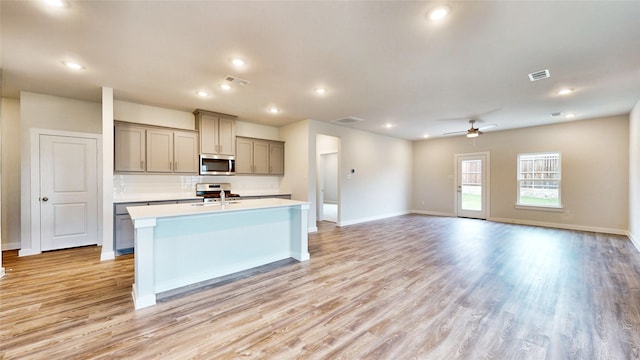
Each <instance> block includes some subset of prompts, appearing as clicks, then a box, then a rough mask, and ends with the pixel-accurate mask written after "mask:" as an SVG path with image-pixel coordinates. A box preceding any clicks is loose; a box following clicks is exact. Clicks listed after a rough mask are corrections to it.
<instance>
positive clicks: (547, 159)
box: [518, 153, 562, 208]
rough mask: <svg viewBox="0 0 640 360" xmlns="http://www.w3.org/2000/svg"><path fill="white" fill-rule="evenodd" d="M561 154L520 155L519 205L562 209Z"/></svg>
mask: <svg viewBox="0 0 640 360" xmlns="http://www.w3.org/2000/svg"><path fill="white" fill-rule="evenodd" d="M560 181H561V162H560V153H535V154H518V205H525V206H539V207H551V208H559V207H562V203H561V202H560Z"/></svg>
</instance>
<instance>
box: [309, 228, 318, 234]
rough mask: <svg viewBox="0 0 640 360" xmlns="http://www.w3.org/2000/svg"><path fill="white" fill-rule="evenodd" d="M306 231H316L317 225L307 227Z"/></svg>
mask: <svg viewBox="0 0 640 360" xmlns="http://www.w3.org/2000/svg"><path fill="white" fill-rule="evenodd" d="M307 232H308V233H314V232H318V227H317V226H311V227H309V228H307Z"/></svg>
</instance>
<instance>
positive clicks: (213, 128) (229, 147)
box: [193, 110, 236, 156]
mask: <svg viewBox="0 0 640 360" xmlns="http://www.w3.org/2000/svg"><path fill="white" fill-rule="evenodd" d="M193 114H194V115H195V116H196V130H198V131H199V133H200V153H201V154H219V155H232V156H233V155H236V120H235V119H236V117H235V116H233V115H227V114H221V113H216V112H211V111H205V110H196V111H194V112H193Z"/></svg>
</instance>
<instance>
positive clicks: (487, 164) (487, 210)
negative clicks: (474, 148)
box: [453, 151, 491, 220]
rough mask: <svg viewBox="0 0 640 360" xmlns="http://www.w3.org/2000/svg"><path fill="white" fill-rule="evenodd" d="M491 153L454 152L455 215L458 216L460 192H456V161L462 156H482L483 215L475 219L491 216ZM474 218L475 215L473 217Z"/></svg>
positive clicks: (457, 183)
mask: <svg viewBox="0 0 640 360" xmlns="http://www.w3.org/2000/svg"><path fill="white" fill-rule="evenodd" d="M490 155H491V153H489V152H488V151H485V152H475V153H466V154H455V155H454V159H453V169H454V170H453V194H454V196H453V210H454V214H455V216H456V217H458V216H460V215H459V214H458V204H459V201H460V196H461V194H462V193H461V192H458V186H459V185H461V184H459V176H458V175H459V174H458V161H459V160H460V158H463V157H484V160H485V161H484V166H483V168H484V169H485V172H484V175H485V176H484V177H483V184H482V185H483V188H484V195H485V198H484V199H483V200H484V201H483V202H482V204H483V207H484V216H482V217H477V219H485V220H486V219H488V218H490V217H491V200H490V199H491V156H490ZM474 218H475V217H474Z"/></svg>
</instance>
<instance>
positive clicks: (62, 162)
mask: <svg viewBox="0 0 640 360" xmlns="http://www.w3.org/2000/svg"><path fill="white" fill-rule="evenodd" d="M97 169H98V168H97V141H96V139H90V138H78V137H66V136H53V135H41V136H40V199H39V200H40V246H41V249H42V250H43V251H45V250H55V249H64V248H70V247H76V246H84V245H94V244H97V242H98V182H97V181H98V179H97Z"/></svg>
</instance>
